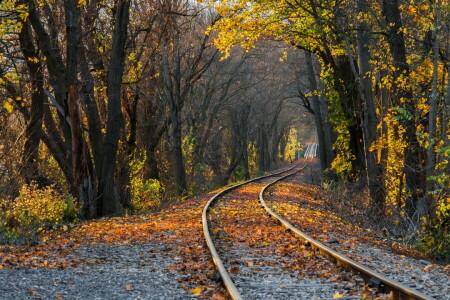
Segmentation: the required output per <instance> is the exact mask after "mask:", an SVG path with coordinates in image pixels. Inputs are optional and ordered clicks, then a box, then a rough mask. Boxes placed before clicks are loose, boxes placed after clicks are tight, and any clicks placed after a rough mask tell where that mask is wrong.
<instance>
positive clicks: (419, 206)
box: [383, 0, 428, 224]
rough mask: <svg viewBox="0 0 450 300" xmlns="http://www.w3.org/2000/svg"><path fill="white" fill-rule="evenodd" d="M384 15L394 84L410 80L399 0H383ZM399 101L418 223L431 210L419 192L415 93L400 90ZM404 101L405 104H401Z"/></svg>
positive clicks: (410, 207) (411, 210)
mask: <svg viewBox="0 0 450 300" xmlns="http://www.w3.org/2000/svg"><path fill="white" fill-rule="evenodd" d="M383 13H384V15H385V18H386V23H387V24H390V25H391V26H389V27H388V43H389V47H390V50H391V53H392V57H393V64H394V67H395V71H394V82H395V81H396V80H397V79H398V78H399V77H400V76H404V77H405V78H408V77H409V74H410V68H409V65H408V63H407V61H406V47H405V41H404V37H403V33H402V31H401V28H402V20H401V17H400V9H399V2H398V0H383ZM395 97H396V99H395V100H394V101H393V102H394V105H397V106H401V105H403V106H404V109H405V110H406V114H407V116H406V117H405V116H404V117H402V118H401V120H400V123H401V125H402V126H403V128H404V129H405V131H406V132H405V133H404V135H403V138H404V140H405V141H406V142H407V145H408V146H407V147H406V148H405V160H404V165H405V168H404V172H405V176H406V189H407V192H408V194H409V195H410V196H409V197H408V199H407V203H406V204H407V210H408V214H409V215H410V217H414V219H413V222H415V223H416V224H417V223H418V222H419V220H420V217H422V216H423V215H424V214H425V213H426V212H427V210H428V208H427V204H426V201H424V200H423V198H422V197H421V195H419V191H420V190H424V188H425V185H424V183H425V178H424V176H422V175H423V174H421V171H420V170H421V167H420V163H419V161H420V156H421V153H420V151H419V145H418V142H417V139H416V134H415V133H416V128H415V123H414V116H415V106H414V103H413V102H412V91H411V89H408V88H402V87H399V88H398V89H397V91H396V93H395ZM401 99H403V100H404V102H405V103H404V104H402V103H401V101H400V100H401Z"/></svg>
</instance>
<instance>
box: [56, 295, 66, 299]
mask: <svg viewBox="0 0 450 300" xmlns="http://www.w3.org/2000/svg"><path fill="white" fill-rule="evenodd" d="M55 297H56V299H58V300H63V299H64V298H63V296H61V294H56V295H55Z"/></svg>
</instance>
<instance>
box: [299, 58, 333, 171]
mask: <svg viewBox="0 0 450 300" xmlns="http://www.w3.org/2000/svg"><path fill="white" fill-rule="evenodd" d="M304 53H305V59H306V70H307V72H308V81H309V88H310V90H311V91H317V90H318V86H317V81H316V75H315V73H314V67H313V62H312V57H311V53H310V52H308V51H304ZM311 102H312V107H313V110H314V123H315V125H316V132H317V140H318V142H319V159H320V167H321V168H322V170H325V169H327V168H329V167H330V166H331V162H332V160H330V158H329V157H328V155H327V152H326V150H327V147H330V148H331V146H328V145H326V142H325V133H324V129H323V122H322V112H321V109H320V100H319V97H318V96H317V94H316V93H313V96H312V97H311Z"/></svg>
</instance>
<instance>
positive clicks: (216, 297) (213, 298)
mask: <svg viewBox="0 0 450 300" xmlns="http://www.w3.org/2000/svg"><path fill="white" fill-rule="evenodd" d="M210 300H225V297H224V296H223V295H221V294H214V295H212V296H211V298H210Z"/></svg>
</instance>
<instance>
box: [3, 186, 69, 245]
mask: <svg viewBox="0 0 450 300" xmlns="http://www.w3.org/2000/svg"><path fill="white" fill-rule="evenodd" d="M77 216H78V209H77V206H76V204H75V200H74V199H73V198H72V197H71V196H70V195H69V194H66V193H61V192H59V191H57V190H56V188H55V186H53V185H51V186H47V187H43V188H40V187H39V186H38V185H37V184H36V183H31V184H29V185H27V184H25V185H23V186H22V188H21V189H20V191H19V196H18V197H16V198H15V199H4V200H2V201H1V202H0V243H30V244H35V243H37V242H38V241H39V238H38V234H37V232H38V231H39V230H40V229H41V228H42V227H48V226H52V225H55V224H60V223H62V222H74V221H75V220H76V219H77Z"/></svg>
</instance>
